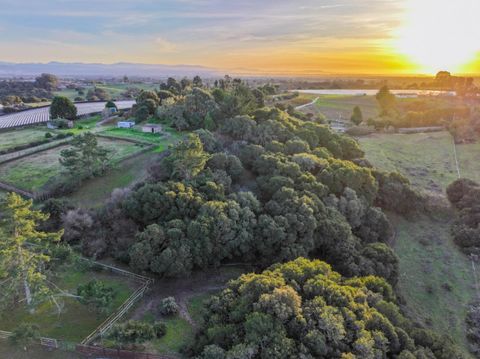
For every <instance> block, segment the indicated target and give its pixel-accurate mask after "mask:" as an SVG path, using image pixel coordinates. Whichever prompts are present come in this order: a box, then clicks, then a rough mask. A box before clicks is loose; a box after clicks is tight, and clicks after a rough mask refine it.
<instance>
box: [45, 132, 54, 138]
mask: <svg viewBox="0 0 480 359" xmlns="http://www.w3.org/2000/svg"><path fill="white" fill-rule="evenodd" d="M52 137H53V135H52V134H51V133H50V132H47V133H46V134H45V138H52Z"/></svg>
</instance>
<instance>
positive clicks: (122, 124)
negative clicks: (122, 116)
mask: <svg viewBox="0 0 480 359" xmlns="http://www.w3.org/2000/svg"><path fill="white" fill-rule="evenodd" d="M133 126H135V122H133V121H118V122H117V127H118V128H132V127H133Z"/></svg>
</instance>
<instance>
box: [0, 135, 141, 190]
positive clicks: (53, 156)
mask: <svg viewBox="0 0 480 359" xmlns="http://www.w3.org/2000/svg"><path fill="white" fill-rule="evenodd" d="M98 143H99V145H100V146H103V147H105V148H107V149H108V150H110V151H111V161H112V162H113V163H117V162H119V161H121V160H122V159H124V158H125V157H127V156H129V155H131V154H133V153H135V152H138V151H140V150H142V148H143V146H141V145H138V144H135V143H131V142H127V141H122V140H111V139H106V138H98ZM66 147H67V145H63V146H59V147H55V148H50V149H47V150H44V151H41V152H38V153H34V154H31V155H29V156H27V157H24V158H20V159H17V160H14V161H11V162H7V163H3V164H1V165H0V181H3V182H6V183H9V184H12V185H14V186H16V187H19V188H21V189H23V190H27V191H33V192H36V191H39V190H42V189H43V188H44V187H45V186H46V185H47V184H48V182H49V181H50V180H52V179H53V178H54V177H56V176H58V175H60V173H61V171H62V167H61V164H60V162H59V158H60V152H61V151H62V150H63V149H65V148H66Z"/></svg>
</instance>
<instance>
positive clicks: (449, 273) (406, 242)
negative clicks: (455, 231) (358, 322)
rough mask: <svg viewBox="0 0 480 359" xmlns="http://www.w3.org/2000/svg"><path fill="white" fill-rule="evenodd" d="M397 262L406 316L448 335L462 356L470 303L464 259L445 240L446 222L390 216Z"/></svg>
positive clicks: (469, 275)
mask: <svg viewBox="0 0 480 359" xmlns="http://www.w3.org/2000/svg"><path fill="white" fill-rule="evenodd" d="M391 218H392V222H393V223H394V224H395V225H396V230H397V236H396V243H395V245H394V247H395V252H396V253H397V255H398V256H399V259H400V268H399V269H400V278H399V292H400V293H401V295H402V296H403V297H404V299H405V300H406V310H407V313H408V314H409V316H410V317H411V318H412V319H414V320H416V321H419V322H420V323H423V324H424V325H426V326H428V327H431V328H433V329H435V330H437V331H439V332H440V333H443V334H448V335H450V336H451V337H452V338H453V339H454V340H455V341H456V342H457V343H458V344H459V345H460V346H461V347H462V348H463V349H464V351H465V352H466V353H467V351H468V349H467V343H466V340H465V314H466V311H467V308H468V304H469V303H470V302H471V301H472V300H473V298H474V297H475V287H474V277H473V272H472V267H471V263H470V261H469V259H468V258H467V257H466V256H464V255H463V254H461V253H460V252H459V251H458V249H457V247H456V245H455V244H454V243H453V241H452V238H451V236H450V219H449V218H439V219H438V220H436V219H431V218H428V217H420V218H417V219H416V220H411V219H404V218H400V217H398V216H391Z"/></svg>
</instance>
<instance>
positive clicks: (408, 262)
mask: <svg viewBox="0 0 480 359" xmlns="http://www.w3.org/2000/svg"><path fill="white" fill-rule="evenodd" d="M359 142H360V144H361V147H362V148H363V150H364V151H365V152H366V158H367V159H368V160H369V161H370V162H371V163H372V164H373V165H374V166H375V167H377V168H379V169H383V170H388V171H398V172H400V173H402V174H403V175H405V176H406V177H407V178H408V179H409V180H410V181H411V183H412V185H413V186H414V187H415V188H417V189H420V190H424V191H428V192H429V193H433V194H435V195H437V196H439V198H444V197H445V190H446V187H447V186H448V185H449V184H450V183H451V182H453V181H455V180H456V179H457V177H458V175H457V170H456V164H455V155H454V147H453V146H454V145H453V139H452V137H451V135H450V134H449V133H448V132H446V131H444V132H435V133H418V134H409V135H402V134H373V135H369V136H365V137H360V138H359ZM456 149H457V155H458V162H459V168H460V172H461V174H462V175H463V176H467V177H469V178H472V179H477V180H478V179H479V176H480V161H478V160H476V159H477V158H478V157H479V155H480V151H479V150H480V147H479V144H464V145H457V146H456ZM443 201H446V199H445V198H444V199H443ZM439 216H440V215H439ZM453 217H454V216H453V214H449V215H448V214H447V215H443V216H440V217H438V218H436V217H427V216H424V217H419V218H416V219H413V218H412V219H406V218H401V217H398V216H395V215H390V218H391V220H392V223H393V224H394V226H395V228H396V239H395V243H394V249H395V252H396V253H397V255H398V257H399V259H400V277H399V289H400V293H402V297H403V298H404V300H405V309H406V311H407V312H408V313H409V315H410V316H411V317H412V318H413V319H414V320H416V321H419V322H420V323H422V324H424V325H427V326H428V327H431V328H433V329H435V330H438V331H439V332H440V333H444V334H448V335H450V336H451V337H452V338H453V339H454V340H455V341H456V342H457V343H458V344H459V345H461V346H462V348H463V349H464V351H465V352H466V355H468V354H467V343H466V339H465V315H466V312H467V309H468V305H469V304H470V303H471V302H472V300H473V299H474V298H475V287H474V273H473V271H472V266H471V262H470V259H469V258H468V257H467V256H465V255H464V254H462V253H461V252H460V250H459V248H458V247H457V246H456V245H455V244H454V242H453V239H452V236H451V235H450V230H451V229H450V225H451V221H452V219H453Z"/></svg>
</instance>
